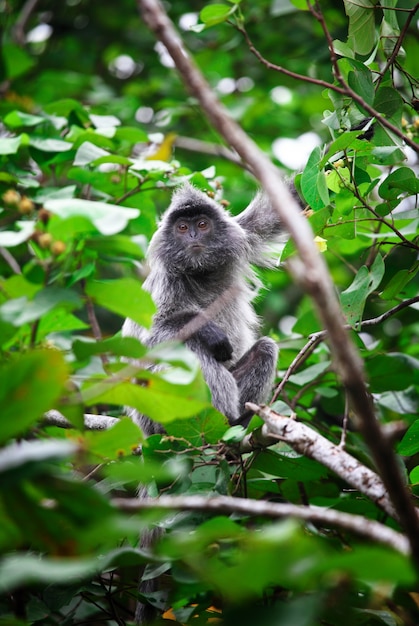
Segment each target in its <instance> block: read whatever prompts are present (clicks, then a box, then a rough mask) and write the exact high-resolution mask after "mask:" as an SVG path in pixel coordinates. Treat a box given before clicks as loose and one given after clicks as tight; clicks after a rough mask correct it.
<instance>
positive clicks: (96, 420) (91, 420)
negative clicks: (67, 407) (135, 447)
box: [42, 410, 119, 430]
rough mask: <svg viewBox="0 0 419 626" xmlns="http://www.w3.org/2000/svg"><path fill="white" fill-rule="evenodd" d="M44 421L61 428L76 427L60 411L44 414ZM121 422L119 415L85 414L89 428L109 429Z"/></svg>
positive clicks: (86, 426) (85, 422)
mask: <svg viewBox="0 0 419 626" xmlns="http://www.w3.org/2000/svg"><path fill="white" fill-rule="evenodd" d="M42 421H43V423H44V424H46V425H47V426H59V427H60V428H74V424H72V423H71V422H69V421H68V419H67V418H65V417H64V415H63V414H62V413H60V412H59V411H55V410H51V411H47V413H45V414H44V416H43V418H42ZM118 422H119V419H118V418H117V417H110V416H109V415H93V414H91V413H85V414H84V427H85V428H86V429H87V430H107V429H108V428H111V427H112V426H115V424H117V423H118Z"/></svg>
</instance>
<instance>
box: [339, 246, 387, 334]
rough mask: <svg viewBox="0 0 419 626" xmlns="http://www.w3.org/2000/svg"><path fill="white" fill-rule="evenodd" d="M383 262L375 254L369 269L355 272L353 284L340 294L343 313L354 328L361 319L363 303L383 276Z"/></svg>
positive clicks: (380, 257) (364, 268) (363, 267)
mask: <svg viewBox="0 0 419 626" xmlns="http://www.w3.org/2000/svg"><path fill="white" fill-rule="evenodd" d="M384 270H385V267H384V261H383V258H382V256H381V255H380V254H377V256H376V258H375V260H374V263H373V264H372V266H371V269H370V270H368V268H367V267H366V266H365V265H363V266H362V267H361V268H360V269H359V270H358V272H357V274H356V276H355V278H354V280H353V282H352V284H351V285H349V287H348V288H347V289H345V291H343V292H342V293H341V298H340V300H341V304H342V309H343V313H344V315H345V317H346V320H347V322H348V324H350V325H351V326H356V325H357V324H358V322H359V321H360V320H361V319H362V314H363V311H364V307H365V302H366V300H367V298H368V296H369V294H370V293H372V292H373V291H374V289H376V288H377V287H378V285H379V284H380V282H381V280H382V278H383V276H384Z"/></svg>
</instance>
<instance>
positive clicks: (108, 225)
mask: <svg viewBox="0 0 419 626" xmlns="http://www.w3.org/2000/svg"><path fill="white" fill-rule="evenodd" d="M45 208H46V209H48V211H51V212H52V213H55V214H56V215H59V216H60V217H62V218H64V219H65V218H68V217H73V216H75V215H80V216H82V217H86V218H87V219H89V220H90V221H91V222H92V224H94V225H95V227H96V228H97V229H98V231H99V232H100V233H102V234H103V235H116V234H117V233H119V232H121V231H122V230H124V228H125V227H126V225H127V224H128V222H129V220H132V219H134V218H136V217H138V215H139V211H138V209H129V208H126V207H121V206H116V205H114V204H108V203H106V202H93V201H92V200H80V199H78V198H68V199H67V198H62V199H56V200H54V199H53V200H47V201H46V202H45Z"/></svg>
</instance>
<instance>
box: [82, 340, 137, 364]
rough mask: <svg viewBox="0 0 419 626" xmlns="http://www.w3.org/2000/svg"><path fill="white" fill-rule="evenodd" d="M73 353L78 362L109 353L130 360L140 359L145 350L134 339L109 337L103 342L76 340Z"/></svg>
mask: <svg viewBox="0 0 419 626" xmlns="http://www.w3.org/2000/svg"><path fill="white" fill-rule="evenodd" d="M73 352H74V354H75V356H76V358H77V359H78V360H80V361H82V360H84V359H86V358H88V357H90V356H92V355H95V354H106V353H111V354H115V355H118V356H126V357H129V358H131V359H142V358H143V357H144V355H145V354H146V353H147V348H146V347H145V346H143V345H142V344H141V343H140V342H139V341H138V340H137V339H134V337H111V338H109V339H104V340H103V341H86V340H83V341H82V340H81V339H77V340H76V341H75V342H74V343H73Z"/></svg>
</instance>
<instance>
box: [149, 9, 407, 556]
mask: <svg viewBox="0 0 419 626" xmlns="http://www.w3.org/2000/svg"><path fill="white" fill-rule="evenodd" d="M138 4H139V7H140V8H141V9H142V15H143V19H144V21H145V23H146V24H147V25H148V27H149V28H150V29H151V30H152V31H153V32H154V33H155V35H156V37H157V38H158V39H159V40H160V41H161V42H162V43H163V44H164V45H165V47H166V48H167V50H168V52H169V54H170V55H171V57H172V58H173V61H174V62H175V65H176V67H177V69H178V71H179V73H180V75H181V77H182V80H183V82H184V84H185V86H186V87H187V89H188V90H189V92H190V93H191V94H192V95H193V96H194V97H195V98H196V99H197V100H198V102H199V103H200V105H201V108H202V110H203V111H204V112H205V114H206V115H207V117H208V119H209V120H210V121H211V123H212V124H213V125H214V127H215V128H216V129H217V130H218V132H219V133H220V134H221V135H222V136H223V137H224V139H225V141H226V142H227V143H228V145H229V146H231V148H232V149H234V150H235V151H236V152H237V153H238V155H239V156H240V157H241V158H242V159H243V161H245V162H246V163H247V164H248V165H249V166H250V168H251V169H252V171H253V172H254V174H255V176H256V178H257V179H258V180H259V181H260V183H261V184H262V186H263V187H264V189H265V191H266V193H267V195H268V197H269V199H270V201H271V203H272V206H273V207H274V208H275V209H276V210H277V211H278V213H279V215H280V217H281V219H282V221H283V223H284V225H285V227H286V228H287V229H288V231H289V233H290V235H291V236H292V238H293V240H294V242H295V245H296V247H297V250H298V253H299V255H300V258H301V260H302V261H303V263H301V262H300V265H298V263H297V262H295V263H292V264H291V263H290V267H291V269H292V271H293V273H294V276H295V277H296V278H297V279H299V281H300V282H301V283H302V285H303V286H304V287H305V289H306V291H307V293H309V294H310V295H311V297H312V299H313V301H314V302H315V304H316V307H317V311H318V314H319V316H320V318H321V319H322V321H323V324H324V326H325V328H326V329H327V330H328V332H329V339H330V343H331V347H332V352H333V355H334V359H335V364H336V368H337V370H338V371H339V373H340V375H341V377H342V380H343V383H344V385H345V387H346V389H347V392H348V396H349V398H350V401H351V405H352V408H353V411H354V413H355V415H356V416H357V417H358V418H359V422H360V424H359V425H360V428H361V429H362V432H363V434H364V437H365V439H366V441H367V444H368V445H369V446H370V448H371V450H372V453H373V455H374V459H375V462H376V464H377V467H378V469H379V471H380V473H381V476H382V478H383V481H384V484H385V486H386V488H387V490H388V492H389V494H390V497H391V499H392V501H393V504H394V507H395V509H396V510H397V512H398V515H399V519H400V523H401V525H402V526H403V528H404V529H405V531H406V534H407V535H408V537H409V540H410V542H411V547H412V554H413V556H414V559H415V562H416V564H417V566H418V568H419V518H418V516H417V515H416V510H415V508H414V506H413V503H412V501H411V499H410V495H409V493H408V491H407V489H406V485H405V483H404V480H403V478H402V475H401V472H400V468H399V465H398V463H397V460H396V457H395V455H394V453H393V450H392V447H391V445H390V444H389V442H388V441H387V440H386V438H385V436H384V434H383V433H382V431H381V429H380V427H379V424H378V421H377V420H376V417H375V414H374V409H373V404H372V400H371V398H370V396H369V394H368V392H367V389H366V386H365V381H364V373H363V366H362V362H361V359H360V358H359V355H358V353H357V351H356V350H355V347H354V345H353V344H352V342H351V341H350V339H349V336H348V334H347V332H346V331H345V330H344V320H343V317H342V312H341V310H340V307H339V304H338V301H337V298H336V294H335V290H334V286H333V284H332V281H331V278H330V275H329V273H328V271H327V269H326V266H325V264H324V261H323V259H322V258H321V257H320V255H319V253H318V250H317V248H316V245H315V243H314V241H313V233H312V231H311V228H310V226H309V224H308V222H307V220H306V219H304V217H302V216H301V215H300V207H299V206H298V204H297V202H296V201H295V200H294V198H293V197H292V195H291V193H290V192H289V190H288V189H287V187H286V185H285V184H284V183H283V181H282V180H281V178H280V176H279V175H278V172H277V170H276V168H275V167H274V166H273V164H272V163H271V161H270V160H269V159H268V158H267V156H266V155H265V154H264V153H263V152H262V151H261V150H259V148H258V147H257V145H256V144H255V143H254V142H253V141H251V140H250V138H249V137H248V136H247V135H246V134H245V133H244V131H243V130H242V129H241V128H240V127H239V126H238V125H237V124H236V123H235V122H234V121H233V120H232V119H231V118H230V116H229V115H228V113H227V111H226V110H225V109H224V107H223V106H222V105H221V104H220V102H219V101H218V100H217V98H216V96H215V94H214V92H213V91H212V90H211V88H210V86H209V85H208V83H207V82H206V81H205V79H204V78H203V76H202V74H201V72H200V71H199V70H198V68H197V67H196V65H195V64H194V62H193V61H192V59H191V58H190V57H189V55H188V54H187V52H186V50H185V48H184V46H183V44H182V42H181V40H180V38H179V36H178V34H177V33H176V31H175V29H174V27H173V24H172V22H171V21H170V20H169V18H168V16H167V15H166V13H165V12H164V9H163V7H162V5H161V4H160V2H158V0H138ZM363 104H364V103H363ZM374 113H375V112H374Z"/></svg>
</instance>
